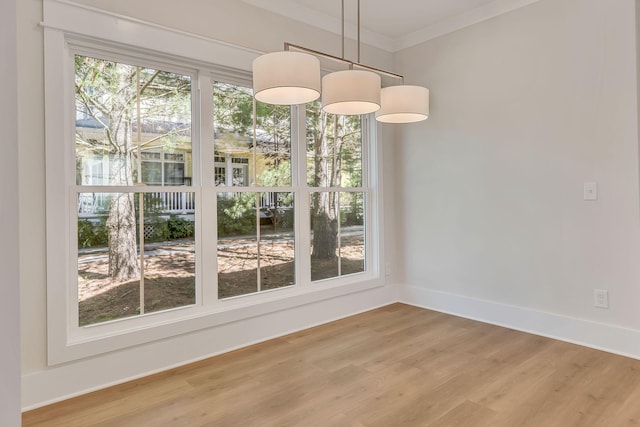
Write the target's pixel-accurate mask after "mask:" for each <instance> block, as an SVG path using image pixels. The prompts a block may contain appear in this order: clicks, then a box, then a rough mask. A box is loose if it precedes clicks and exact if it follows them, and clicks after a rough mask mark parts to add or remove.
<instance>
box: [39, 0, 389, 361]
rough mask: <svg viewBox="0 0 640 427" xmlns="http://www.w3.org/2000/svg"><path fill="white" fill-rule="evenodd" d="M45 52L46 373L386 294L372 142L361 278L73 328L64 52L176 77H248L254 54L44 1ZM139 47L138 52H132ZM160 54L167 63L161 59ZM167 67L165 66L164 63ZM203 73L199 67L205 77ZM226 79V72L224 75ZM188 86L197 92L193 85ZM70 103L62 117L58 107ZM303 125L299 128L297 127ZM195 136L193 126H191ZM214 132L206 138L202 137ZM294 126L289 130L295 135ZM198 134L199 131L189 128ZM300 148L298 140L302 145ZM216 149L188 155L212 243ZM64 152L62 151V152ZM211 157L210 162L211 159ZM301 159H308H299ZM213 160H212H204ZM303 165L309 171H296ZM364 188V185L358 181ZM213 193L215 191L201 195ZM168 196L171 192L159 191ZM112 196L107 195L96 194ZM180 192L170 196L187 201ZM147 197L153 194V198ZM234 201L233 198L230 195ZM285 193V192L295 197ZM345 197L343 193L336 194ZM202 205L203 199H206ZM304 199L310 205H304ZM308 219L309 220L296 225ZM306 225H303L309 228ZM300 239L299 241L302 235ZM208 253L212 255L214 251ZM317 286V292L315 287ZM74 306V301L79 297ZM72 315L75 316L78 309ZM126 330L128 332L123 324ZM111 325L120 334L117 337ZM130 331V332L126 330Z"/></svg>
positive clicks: (200, 228)
mask: <svg viewBox="0 0 640 427" xmlns="http://www.w3.org/2000/svg"><path fill="white" fill-rule="evenodd" d="M44 17H45V21H44V23H43V26H44V33H45V37H44V43H45V58H44V62H45V116H46V123H45V137H46V164H47V168H46V180H47V186H46V206H47V217H46V226H47V309H48V313H47V329H48V363H49V365H56V364H60V363H65V362H68V361H72V360H77V359H80V358H84V357H89V356H93V355H97V354H102V353H105V352H109V351H114V350H117V349H123V348H126V347H130V346H133V345H139V344H142V343H146V342H151V341H155V340H160V339H164V338H169V337H172V336H176V335H180V334H185V333H189V332H193V331H196V330H200V329H204V328H211V327H215V326H217V325H221V324H225V323H229V322H234V321H238V320H241V319H245V318H249V317H255V316H260V315H264V314H268V313H272V312H275V311H279V310H285V309H287V308H292V307H297V306H301V305H306V304H311V303H314V302H318V301H321V300H326V299H331V298H337V297H340V296H342V295H346V294H349V293H353V292H360V291H364V290H369V289H371V288H373V287H376V286H383V285H384V275H383V274H382V272H381V267H380V266H382V265H384V259H383V256H384V254H383V250H382V248H383V247H384V242H383V236H384V233H383V227H382V224H383V218H382V185H381V183H382V180H381V176H380V174H381V171H382V164H381V158H380V156H378V153H381V147H380V141H377V140H376V138H373V141H375V144H373V146H371V147H369V148H370V149H369V150H366V152H368V154H366V157H367V158H368V161H369V165H370V167H368V168H367V169H368V171H369V176H368V177H367V179H368V183H367V182H366V181H365V182H363V187H365V192H366V197H367V204H366V209H367V218H368V224H367V226H368V235H367V239H366V256H367V263H368V269H367V272H365V273H362V274H357V275H351V276H343V277H339V278H335V279H331V280H325V281H322V282H314V283H313V284H311V283H304V284H300V285H299V286H292V287H288V288H282V289H277V290H273V291H265V292H262V293H259V294H251V295H246V296H242V297H237V298H230V299H225V300H218V299H217V295H216V294H215V289H210V288H211V287H207V286H202V287H200V289H202V292H201V293H199V294H198V295H197V300H198V301H199V302H202V304H197V305H195V306H189V307H185V308H177V309H173V310H168V311H164V312H159V313H150V314H147V315H145V316H140V317H134V318H129V319H126V320H125V321H115V322H107V323H106V324H99V325H95V326H92V327H88V328H87V327H85V328H76V329H75V330H72V328H70V327H69V326H68V325H69V322H68V318H69V315H70V313H73V311H74V310H73V309H71V308H70V307H69V305H70V303H71V302H72V301H73V298H70V288H73V289H72V291H73V292H71V293H75V287H73V286H71V283H72V282H73V280H74V279H75V271H76V270H77V264H74V262H75V259H76V258H75V257H76V256H77V255H73V254H71V253H70V252H71V249H70V248H74V247H75V245H73V244H72V243H73V242H72V240H71V236H72V234H73V231H74V230H75V228H74V227H75V225H74V224H73V223H74V221H72V220H71V219H72V218H74V216H73V215H72V213H73V209H75V207H74V206H75V204H76V203H77V202H76V201H75V193H74V191H72V186H70V185H69V183H75V172H74V171H75V162H74V163H73V164H71V163H70V162H72V159H74V153H73V147H72V145H71V144H65V143H64V141H72V140H73V132H74V129H73V119H72V117H75V114H73V111H74V105H73V99H72V97H71V96H68V94H69V93H73V78H72V76H73V64H72V63H70V62H72V61H70V60H69V58H70V57H71V53H70V52H71V51H70V43H80V44H84V45H86V46H88V47H89V48H91V46H93V45H95V46H99V47H100V49H102V50H107V49H109V47H110V46H112V47H114V49H113V50H114V51H119V50H121V48H124V49H125V50H126V52H128V53H129V55H138V54H139V55H140V56H143V57H144V56H148V55H149V52H154V53H153V55H151V56H152V57H153V58H157V60H158V61H160V62H161V63H162V64H163V65H162V66H163V68H166V67H165V66H164V64H165V62H166V63H168V64H171V63H174V64H176V66H178V67H179V68H180V69H183V68H184V67H185V66H182V65H181V64H182V62H183V61H182V60H183V59H184V62H185V63H186V67H187V68H193V69H198V68H200V69H202V68H206V69H207V70H211V69H216V67H220V69H221V70H224V69H225V68H224V67H229V68H235V69H241V70H246V71H247V72H248V70H250V68H251V62H252V60H253V59H254V58H255V57H256V56H257V55H258V54H259V53H260V52H257V51H253V50H250V49H246V48H242V47H238V46H232V45H230V44H228V43H224V42H220V41H216V40H212V39H209V38H206V37H202V36H198V35H194V34H189V33H186V32H182V31H177V30H173V29H170V28H164V27H161V26H159V25H157V24H151V23H148V22H144V21H140V20H136V19H132V18H128V17H124V16H120V15H115V14H111V13H106V12H103V11H99V10H97V9H93V8H90V7H86V6H81V5H77V4H74V3H70V2H66V1H61V0H44ZM131 40H135V43H136V44H135V46H133V45H131V44H130V43H131ZM160 52H163V53H160ZM209 58H215V60H216V62H217V64H211V63H209ZM165 60H166V61H165ZM202 66H204V67H202ZM222 72H224V71H222ZM209 79H210V77H209V76H205V75H204V73H201V74H200V76H199V80H198V81H197V84H198V85H199V87H198V89H199V90H200V91H201V92H202V94H201V96H208V95H209V93H208V92H210V89H209V88H207V87H205V86H206V85H204V83H205V82H206V81H209ZM194 84H196V82H195V81H194ZM63 100H64V102H65V103H66V104H65V105H64V108H60V107H61V106H60V102H62V101H63ZM208 108H209V107H208V106H205V105H203V106H201V111H200V113H201V116H202V117H212V115H211V114H210V113H211V111H208ZM206 122H207V121H206V120H205V121H203V123H201V124H200V126H199V130H201V131H202V135H212V125H209V124H208V123H206ZM365 123H366V124H367V125H366V126H363V132H368V133H369V134H370V135H371V134H374V133H375V121H373V120H367V121H365ZM303 124H304V123H303ZM194 126H196V123H194ZM209 126H211V129H209V128H208V127H209ZM299 129H300V123H298V125H297V126H296V125H295V123H294V126H293V128H292V132H293V131H297V132H299ZM194 131H195V132H194V134H195V133H198V130H196V129H195V128H194ZM303 139H304V137H303ZM212 145H213V144H206V143H203V144H201V147H202V152H201V153H200V155H199V156H198V153H197V150H198V147H195V146H194V147H193V152H194V159H200V160H199V162H200V163H198V164H196V163H195V162H194V164H193V171H194V173H193V175H194V187H192V188H191V189H190V191H193V192H195V193H196V209H197V210H198V211H199V212H198V214H197V218H198V219H197V223H196V233H198V234H199V235H200V236H202V235H206V236H215V235H216V227H215V221H203V220H202V218H203V215H202V213H203V212H215V211H216V210H215V197H214V196H215V193H216V192H219V191H220V189H219V188H216V187H215V186H214V185H213V181H212V180H211V181H209V178H211V177H210V176H208V175H212V174H213V168H212V167H209V169H210V171H208V170H207V169H206V168H205V169H201V168H202V167H203V166H204V165H203V164H202V159H203V158H204V159H206V158H210V159H213V147H212ZM61 147H64V149H60V148H61ZM209 151H210V152H209ZM299 151H304V150H299ZM209 154H210V156H209ZM304 155H305V153H303V152H302V153H300V152H298V154H297V156H298V157H300V156H302V157H304ZM302 164H305V163H302ZM201 170H202V172H205V170H207V173H202V174H201V176H202V184H203V185H202V186H197V185H196V174H200V171H201ZM363 179H364V177H363ZM207 184H211V185H207ZM158 188H159V189H160V190H158V189H155V190H156V191H167V187H158ZM244 188H245V190H246V191H260V190H261V188H260V187H244ZM102 189H103V190H104V191H108V188H102ZM184 189H185V188H184V187H182V188H176V191H184ZM148 190H149V191H151V190H154V189H153V188H149V189H148ZM228 190H231V191H237V190H236V189H235V188H233V189H228ZM283 191H291V189H288V190H285V189H283ZM339 191H349V189H339ZM205 194H206V195H207V197H203V195H205ZM305 199H306V200H305ZM308 199H309V191H308V190H303V191H300V192H299V193H298V194H297V196H296V206H299V207H303V206H308V203H309V200H308ZM298 217H299V218H304V217H306V215H299V216H298ZM305 222H306V223H305ZM296 224H297V225H296V238H297V239H298V242H297V245H307V247H308V246H309V243H310V239H309V233H308V230H309V224H308V219H307V220H306V221H304V220H301V221H297V222H296ZM303 231H304V232H303ZM212 246H213V249H209V251H210V252H211V251H214V252H215V246H214V245H212ZM197 256H199V257H200V259H215V253H214V254H212V253H205V252H203V251H201V252H198V253H197ZM302 258H303V259H299V260H296V262H297V263H298V264H299V267H298V268H306V269H307V270H308V269H309V265H308V263H309V261H308V260H304V257H302ZM212 264H214V263H203V262H198V263H197V264H196V268H197V271H196V277H207V276H210V275H217V266H215V265H212ZM318 283H321V285H319V284H318ZM75 297H76V298H77V296H75ZM76 311H77V308H76ZM124 322H126V323H124ZM113 324H117V327H113V326H112V325H113ZM125 325H126V326H125Z"/></svg>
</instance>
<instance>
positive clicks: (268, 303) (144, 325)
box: [48, 274, 384, 366]
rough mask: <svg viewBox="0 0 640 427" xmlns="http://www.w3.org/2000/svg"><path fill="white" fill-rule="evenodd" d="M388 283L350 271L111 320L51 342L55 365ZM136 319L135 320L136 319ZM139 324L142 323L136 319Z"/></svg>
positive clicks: (50, 347) (51, 364)
mask: <svg viewBox="0 0 640 427" xmlns="http://www.w3.org/2000/svg"><path fill="white" fill-rule="evenodd" d="M383 285H384V279H383V278H381V277H372V275H370V274H363V275H360V274H359V275H353V276H347V277H344V278H341V279H337V280H336V281H335V283H329V282H323V283H313V284H309V285H301V286H298V287H291V288H284V289H281V290H276V291H273V292H269V293H266V294H255V295H247V296H245V297H239V298H232V299H228V300H222V301H219V303H218V304H216V305H215V306H211V307H203V306H191V307H185V308H182V309H176V310H172V311H169V312H162V313H157V314H149V315H147V316H141V317H139V318H135V319H126V320H124V321H128V322H130V323H132V324H133V325H132V326H130V327H127V328H125V327H122V326H123V325H122V322H123V321H116V322H117V323H119V331H118V332H117V333H116V332H113V331H104V332H102V331H100V329H103V330H105V329H109V328H102V326H105V325H96V326H93V327H87V328H82V329H80V330H81V331H82V332H83V333H81V334H77V335H76V336H72V337H70V339H69V341H68V342H67V344H66V345H56V343H52V342H50V343H49V352H48V353H49V358H48V364H49V366H53V365H58V364H61V363H65V362H70V361H73V360H78V359H82V358H86V357H91V356H96V355H99V354H103V353H107V352H110V351H115V350H119V349H123V348H127V347H130V346H133V345H140V344H144V343H149V342H152V341H157V340H162V339H167V338H171V337H174V336H178V335H182V334H187V333H191V332H195V331H198V330H202V329H207V328H214V327H216V326H220V325H224V324H227V323H231V322H236V321H239V320H243V319H248V318H251V317H257V316H262V315H266V314H269V313H273V312H277V311H282V310H287V309H290V308H295V307H300V306H304V305H307V304H313V303H316V302H319V301H323V300H328V299H332V298H339V297H341V296H344V295H348V294H351V293H356V292H362V291H367V290H371V289H374V288H377V287H381V286H383ZM132 320H133V322H132ZM134 323H137V324H134Z"/></svg>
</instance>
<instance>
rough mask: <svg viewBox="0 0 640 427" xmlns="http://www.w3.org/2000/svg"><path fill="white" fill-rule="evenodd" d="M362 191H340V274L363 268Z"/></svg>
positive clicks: (363, 224)
mask: <svg viewBox="0 0 640 427" xmlns="http://www.w3.org/2000/svg"><path fill="white" fill-rule="evenodd" d="M364 213H365V210H364V193H340V274H341V275H345V274H353V273H361V272H363V271H364V269H365V251H364V235H365V233H364V232H365V228H364V227H365V223H364Z"/></svg>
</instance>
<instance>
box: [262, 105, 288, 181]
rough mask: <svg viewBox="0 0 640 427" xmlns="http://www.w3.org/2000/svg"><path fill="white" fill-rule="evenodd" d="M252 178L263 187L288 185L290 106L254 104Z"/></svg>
mask: <svg viewBox="0 0 640 427" xmlns="http://www.w3.org/2000/svg"><path fill="white" fill-rule="evenodd" d="M256 116H257V120H256V130H257V141H258V144H257V146H256V153H257V154H256V156H257V158H256V168H257V171H256V181H257V182H258V184H259V185H263V186H266V187H286V186H290V185H291V107H289V106H286V105H270V104H263V103H262V102H258V104H257V105H256Z"/></svg>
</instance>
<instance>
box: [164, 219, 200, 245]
mask: <svg viewBox="0 0 640 427" xmlns="http://www.w3.org/2000/svg"><path fill="white" fill-rule="evenodd" d="M194 226H195V223H194V222H193V221H188V220H186V219H184V218H181V217H179V216H177V215H171V216H170V217H169V220H168V221H167V232H168V236H167V237H168V238H169V239H171V240H173V239H184V238H187V237H193V236H194V234H195V227H194Z"/></svg>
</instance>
